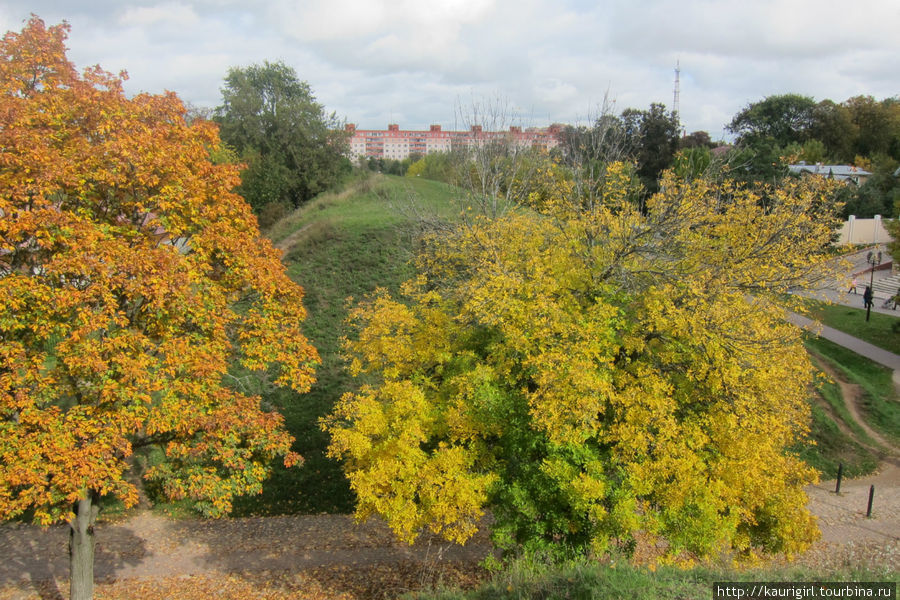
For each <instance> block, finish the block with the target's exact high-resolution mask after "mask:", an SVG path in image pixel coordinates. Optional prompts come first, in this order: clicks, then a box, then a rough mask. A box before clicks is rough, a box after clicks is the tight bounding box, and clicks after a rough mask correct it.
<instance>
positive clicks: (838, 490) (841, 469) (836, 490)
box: [834, 463, 844, 494]
mask: <svg viewBox="0 0 900 600" xmlns="http://www.w3.org/2000/svg"><path fill="white" fill-rule="evenodd" d="M843 476H844V463H838V476H837V485H836V486H834V493H835V494H840V493H841V478H842V477H843Z"/></svg>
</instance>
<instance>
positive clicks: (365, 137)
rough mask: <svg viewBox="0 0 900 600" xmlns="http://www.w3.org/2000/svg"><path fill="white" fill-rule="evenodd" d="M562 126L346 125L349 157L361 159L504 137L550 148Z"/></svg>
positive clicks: (426, 151) (404, 155)
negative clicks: (459, 128)
mask: <svg viewBox="0 0 900 600" xmlns="http://www.w3.org/2000/svg"><path fill="white" fill-rule="evenodd" d="M561 130H562V126H561V125H551V126H550V127H540V128H539V127H528V128H525V129H523V128H521V127H510V128H509V130H508V131H484V130H483V129H482V128H481V126H480V125H473V126H472V127H471V128H470V129H469V130H468V131H444V130H443V129H442V128H441V126H440V125H432V126H431V127H430V128H429V129H428V131H410V130H401V129H400V126H399V125H397V124H393V123H392V124H390V125H388V128H387V129H385V130H380V129H357V128H356V125H354V124H352V123H349V124H347V131H348V132H350V133H351V137H350V144H349V156H350V158H351V159H352V160H357V159H359V158H385V159H393V160H403V159H404V158H408V157H409V156H411V155H421V156H424V155H425V154H431V153H434V152H450V151H451V150H453V149H454V148H463V147H469V146H472V145H477V144H484V143H487V142H492V141H496V140H504V141H507V142H508V143H511V144H515V145H516V146H518V147H520V148H541V149H544V150H550V149H551V148H555V147H556V146H557V145H558V144H559V133H560V131H561Z"/></svg>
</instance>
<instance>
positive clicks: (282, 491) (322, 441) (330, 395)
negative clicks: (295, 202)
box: [233, 176, 455, 516]
mask: <svg viewBox="0 0 900 600" xmlns="http://www.w3.org/2000/svg"><path fill="white" fill-rule="evenodd" d="M453 195H454V189H453V188H451V187H449V186H447V185H445V184H442V183H439V182H435V181H429V180H423V179H409V178H402V177H391V176H369V177H367V178H364V179H358V180H354V181H352V182H350V183H349V184H348V185H347V187H346V188H345V189H344V190H342V191H340V192H336V193H328V194H324V195H322V196H319V197H318V198H316V199H315V200H314V201H312V202H311V203H310V204H308V205H306V206H304V207H302V208H301V209H299V210H298V211H296V212H295V213H293V214H292V215H290V216H288V217H286V218H285V219H283V220H282V221H280V222H279V223H277V224H276V225H274V226H273V228H272V229H271V230H270V231H269V232H268V233H269V235H270V236H271V237H272V239H273V241H274V242H275V244H276V245H280V246H281V247H283V249H284V250H285V251H286V255H285V258H284V262H285V264H286V266H287V268H288V273H289V274H290V276H291V278H292V279H294V281H296V282H298V283H299V284H300V285H302V286H303V288H304V289H305V290H306V297H305V298H304V305H305V306H306V308H307V311H308V313H309V316H308V317H307V320H306V322H305V324H304V333H305V334H306V335H307V337H308V338H309V340H310V341H311V343H312V344H313V345H314V346H315V347H316V348H317V349H318V351H319V354H320V355H321V358H322V364H321V365H320V366H319V368H318V369H317V372H316V378H317V382H316V384H315V385H314V386H313V388H312V390H311V391H310V392H309V393H307V394H304V395H299V394H296V393H294V392H292V391H290V390H274V391H271V392H269V393H267V394H266V395H265V400H266V401H267V402H268V403H269V404H270V405H273V406H274V407H276V408H277V409H278V410H279V412H281V414H283V415H284V417H285V422H286V425H287V428H288V429H289V430H290V431H291V433H292V434H293V435H294V437H295V438H296V442H295V444H294V450H295V451H296V452H299V453H300V455H301V456H303V458H304V460H305V462H304V465H303V466H302V467H300V468H296V467H295V468H291V469H285V468H283V467H282V466H280V465H279V466H276V468H275V472H274V473H273V476H272V477H271V478H270V479H269V480H268V481H267V482H266V483H265V485H264V491H263V493H262V494H261V495H258V496H246V497H243V498H239V499H237V500H236V501H235V505H234V511H233V515H234V516H249V515H274V514H292V513H307V514H314V513H321V512H327V513H348V512H351V511H352V510H353V507H354V498H353V495H352V493H351V491H350V489H349V486H348V485H347V481H346V479H345V477H344V475H343V472H342V471H341V468H340V465H339V464H338V463H337V462H336V461H334V460H332V459H329V458H327V457H326V456H325V448H326V446H327V444H328V438H327V436H326V435H325V434H324V433H323V432H322V431H320V430H319V427H318V420H319V418H320V417H323V416H324V415H326V414H327V413H328V412H329V411H330V410H331V408H332V407H333V406H334V404H335V402H336V401H337V400H338V399H339V398H340V397H341V395H342V394H343V393H345V392H347V391H349V390H350V389H352V388H353V386H354V383H353V382H352V380H351V378H350V376H349V374H348V373H347V372H346V371H345V370H344V364H343V361H342V359H341V341H340V340H341V338H342V337H343V336H344V333H345V331H344V320H345V318H346V316H347V310H348V302H347V299H348V297H351V296H352V297H354V298H357V299H359V298H362V297H363V296H365V295H366V294H369V293H371V292H372V291H374V290H375V289H376V288H377V287H384V288H387V289H388V290H391V291H396V290H397V289H398V288H399V285H400V283H402V282H403V281H405V280H406V279H407V278H408V277H409V275H410V274H411V269H410V266H409V260H410V259H411V257H412V252H413V244H414V242H415V232H416V230H417V217H416V216H413V213H415V212H421V211H424V212H426V213H428V214H432V215H436V216H438V217H442V218H447V219H451V218H453V216H454V210H455V209H454V206H455V203H454V202H453Z"/></svg>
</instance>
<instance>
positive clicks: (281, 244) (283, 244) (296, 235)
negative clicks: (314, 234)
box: [273, 223, 311, 253]
mask: <svg viewBox="0 0 900 600" xmlns="http://www.w3.org/2000/svg"><path fill="white" fill-rule="evenodd" d="M310 225H311V223H309V224H306V225H304V226H303V227H301V228H300V229H298V230H297V231H294V232H291V234H290V235H288V236H287V237H286V238H284V239H281V240H279V241H278V242H276V243H275V244H273V246H275V247H276V248H278V249H279V250H281V251H282V252H285V253H286V252H287V251H288V250H290V249H291V248H293V247H294V245H296V243H297V242H298V241H299V240H300V238H302V237H303V234H304V233H306V230H307V229H309V227H310Z"/></svg>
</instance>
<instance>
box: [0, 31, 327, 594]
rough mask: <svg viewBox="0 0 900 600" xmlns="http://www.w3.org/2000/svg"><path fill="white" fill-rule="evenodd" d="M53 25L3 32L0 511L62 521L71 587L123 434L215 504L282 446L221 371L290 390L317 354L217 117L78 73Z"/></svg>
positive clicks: (166, 481)
mask: <svg viewBox="0 0 900 600" xmlns="http://www.w3.org/2000/svg"><path fill="white" fill-rule="evenodd" d="M67 31H68V26H67V25H65V24H63V25H57V26H53V27H46V26H45V25H44V23H43V22H42V21H41V20H40V19H38V18H37V17H32V19H31V20H30V21H29V22H28V24H27V26H26V27H25V28H24V29H23V30H22V31H21V32H20V33H8V34H6V36H5V37H4V38H3V40H2V42H0V518H13V517H16V516H20V515H23V514H24V515H29V516H32V517H33V519H34V520H35V521H36V522H38V523H42V524H50V523H53V522H60V521H63V522H68V523H69V524H70V526H71V528H70V529H71V537H70V554H71V563H70V564H71V569H72V570H71V597H72V598H73V599H76V598H77V599H81V598H89V597H90V596H91V594H92V585H93V584H92V580H93V524H94V521H95V519H96V516H97V513H98V510H99V503H100V501H101V500H102V499H103V498H104V497H109V498H118V499H120V500H122V501H123V502H124V503H125V504H126V505H133V504H134V503H135V502H136V499H137V490H136V488H135V485H134V484H133V483H131V482H129V481H128V479H127V478H126V474H127V471H128V469H129V457H130V456H131V455H132V453H133V452H134V451H135V450H136V449H138V448H141V447H146V446H150V445H153V446H157V447H159V448H160V449H161V450H162V452H160V453H159V455H160V456H162V457H163V458H162V459H161V460H158V461H156V463H155V464H154V465H153V466H152V467H151V468H150V469H149V471H148V472H147V473H146V475H145V476H146V478H148V479H151V480H155V481H156V482H157V484H158V486H159V487H160V489H162V490H163V491H164V492H165V493H166V494H167V495H168V496H169V497H171V498H189V499H192V500H194V501H196V503H197V506H198V507H199V509H200V510H201V511H202V512H203V513H205V514H207V515H209V516H220V515H224V514H227V513H228V511H229V509H230V503H231V499H232V498H233V497H234V496H235V495H237V494H246V493H254V492H259V490H260V486H261V482H262V481H263V480H264V479H265V477H266V475H267V473H268V471H269V464H270V462H271V461H272V459H273V458H275V457H276V456H284V460H285V462H286V463H292V462H296V461H297V459H298V458H299V457H298V456H296V455H295V454H293V453H291V451H290V445H291V442H292V439H291V437H290V436H289V435H288V434H287V432H286V431H285V430H284V429H283V426H282V418H281V417H280V416H279V415H277V414H273V413H270V412H266V411H265V410H263V409H262V408H261V407H260V402H259V398H258V397H252V396H248V395H245V394H242V393H240V392H239V391H237V390H235V389H232V388H231V387H229V385H228V382H229V381H233V380H234V379H233V377H230V373H229V371H230V370H232V369H242V370H244V372H246V370H250V371H258V372H262V373H263V375H264V376H267V377H272V378H274V381H275V383H277V384H279V385H288V386H291V387H292V388H294V389H296V390H299V391H305V390H307V389H309V386H310V384H311V383H312V381H313V367H314V364H315V362H316V361H317V360H318V357H317V354H316V351H315V349H314V348H312V347H311V346H310V345H309V343H308V342H307V340H306V339H305V338H304V336H303V335H302V334H301V331H300V325H301V322H302V321H303V319H304V316H305V312H304V309H303V307H302V304H301V299H302V290H301V288H299V287H298V286H297V285H295V284H294V283H293V282H291V281H290V280H289V279H288V277H287V276H286V274H285V271H284V269H283V267H282V265H281V264H280V262H279V256H278V252H277V251H276V250H274V249H273V248H272V247H271V245H270V244H269V243H268V242H267V241H266V240H264V239H262V238H261V237H260V234H259V231H258V228H257V226H256V222H255V220H254V219H253V217H252V215H251V213H250V211H249V209H248V207H247V206H246V204H245V203H244V202H243V200H242V199H241V198H240V197H239V196H237V195H235V194H234V193H233V192H232V191H231V190H232V189H233V188H234V187H235V186H236V185H237V184H238V183H239V179H238V170H237V167H235V166H234V165H222V164H215V163H214V161H212V160H211V158H210V156H211V155H210V153H211V152H215V151H217V150H218V149H219V148H220V142H219V139H218V134H217V131H216V129H215V127H214V126H213V125H212V124H210V123H207V122H203V121H196V122H191V123H189V122H188V121H187V120H186V119H185V108H184V106H183V105H182V103H181V102H180V101H179V100H178V98H177V97H176V96H175V95H174V94H172V93H166V94H163V95H148V94H141V95H138V96H135V97H133V98H130V99H129V98H127V97H126V96H125V94H124V93H123V89H122V81H123V78H124V75H119V76H114V75H111V74H110V73H107V72H104V71H102V70H101V69H100V68H99V67H94V68H90V69H86V70H84V71H83V72H82V73H79V72H78V71H76V69H75V68H74V67H73V65H72V64H71V63H70V62H69V61H68V60H67V58H66V55H65V46H64V42H65V39H66V35H67Z"/></svg>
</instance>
